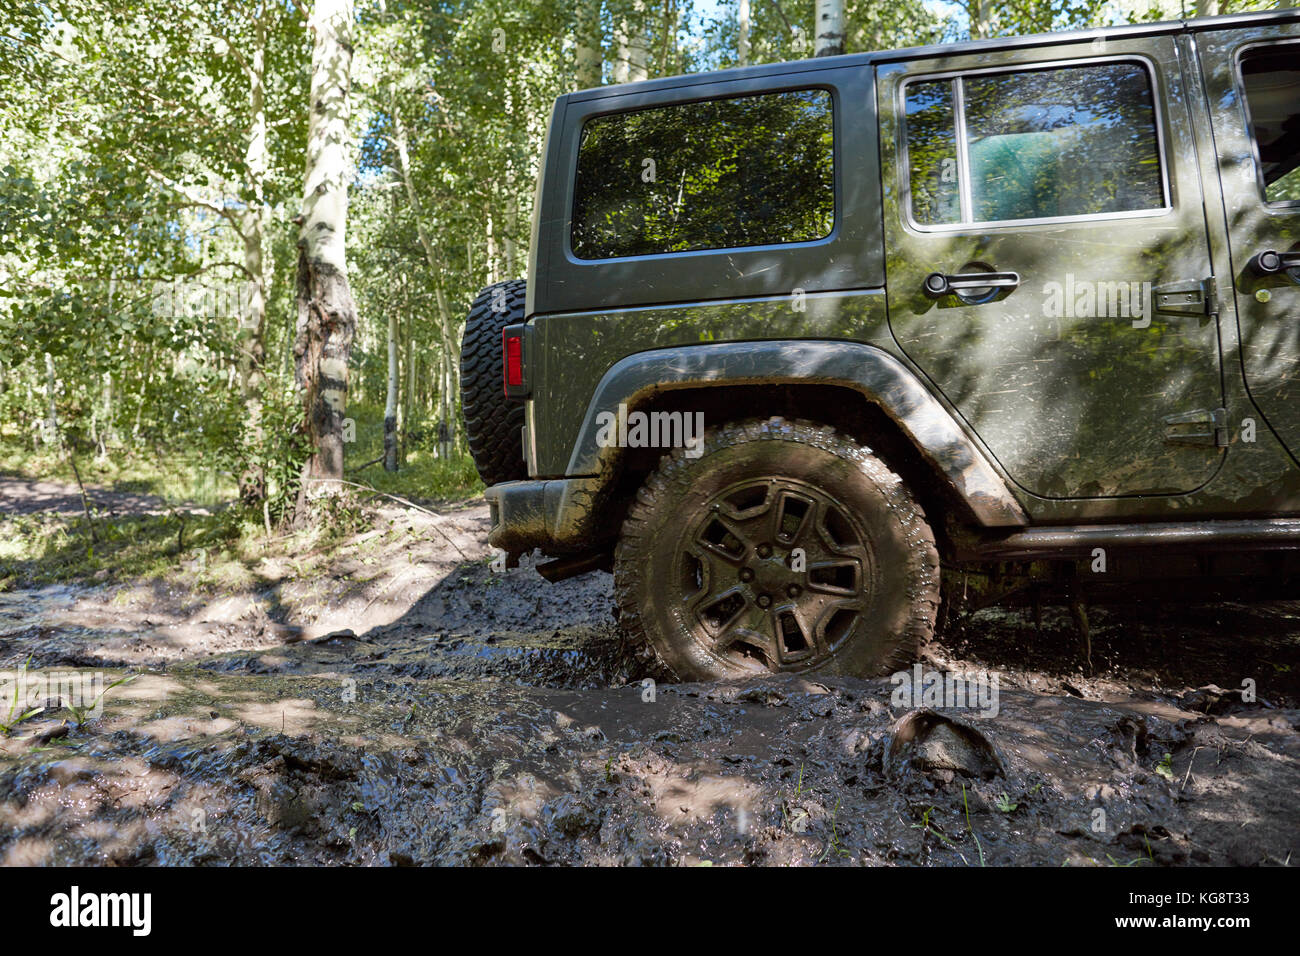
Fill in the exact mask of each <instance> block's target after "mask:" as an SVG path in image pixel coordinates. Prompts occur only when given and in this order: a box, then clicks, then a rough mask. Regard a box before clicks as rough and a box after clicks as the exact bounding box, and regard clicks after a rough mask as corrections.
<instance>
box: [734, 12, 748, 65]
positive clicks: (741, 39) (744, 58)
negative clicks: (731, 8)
mask: <svg viewBox="0 0 1300 956" xmlns="http://www.w3.org/2000/svg"><path fill="white" fill-rule="evenodd" d="M736 6H737V9H736V19H737V21H738V22H739V27H740V34H739V36H738V38H737V40H736V62H737V63H739V64H740V65H741V66H748V65H749V0H739V2H738V3H737V5H736Z"/></svg>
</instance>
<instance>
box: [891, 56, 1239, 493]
mask: <svg viewBox="0 0 1300 956" xmlns="http://www.w3.org/2000/svg"><path fill="white" fill-rule="evenodd" d="M1184 95H1185V94H1184V84H1183V77H1182V74H1181V64H1180V61H1179V58H1178V55H1177V50H1176V43H1175V39H1174V36H1173V35H1172V34H1171V35H1167V36H1146V37H1120V38H1116V39H1113V40H1107V41H1105V42H1104V43H1101V42H1096V43H1087V42H1084V43H1075V44H1063V45H1055V46H1050V47H1042V48H1033V49H1028V48H1022V49H1014V50H1007V51H1002V52H998V53H993V54H989V53H982V54H979V55H970V56H957V57H947V58H943V59H933V60H925V61H913V62H907V63H901V64H889V65H882V66H880V67H878V68H877V97H878V98H877V105H878V108H879V110H880V115H881V119H882V126H881V149H882V160H883V162H882V172H883V183H884V196H885V203H884V213H885V238H886V255H887V260H886V273H887V290H888V302H889V322H890V327H891V329H892V330H893V334H894V336H895V338H896V339H897V341H898V343H899V345H900V346H901V348H902V349H903V351H904V352H905V353H906V354H907V355H908V357H909V358H911V359H912V361H913V362H914V363H915V364H916V365H917V366H919V367H920V369H921V370H922V371H923V372H924V373H925V374H926V375H927V376H929V378H930V379H931V380H932V382H933V383H934V384H935V385H936V386H937V387H938V388H939V389H940V390H941V391H942V392H943V393H944V395H946V396H947V398H948V399H949V400H950V401H951V402H952V404H953V405H954V406H955V407H956V408H957V410H958V411H959V412H960V414H961V415H962V416H963V417H964V418H965V419H966V421H967V422H968V423H969V424H970V426H971V427H972V428H973V429H974V431H975V432H976V433H977V434H978V435H979V436H980V438H981V439H982V440H983V441H984V443H985V445H986V446H987V447H988V448H989V450H990V451H991V452H992V454H993V455H994V456H995V457H996V458H997V459H998V461H999V462H1000V463H1001V464H1002V466H1003V467H1004V468H1005V470H1006V471H1007V473H1008V474H1009V475H1010V476H1011V478H1012V479H1013V480H1014V481H1015V482H1016V483H1017V484H1019V485H1020V486H1021V487H1022V488H1023V489H1025V490H1026V491H1028V492H1030V493H1032V494H1034V495H1037V496H1040V497H1043V498H1101V497H1110V496H1126V495H1151V494H1179V493H1185V492H1189V491H1192V490H1194V489H1196V488H1198V487H1199V486H1201V485H1203V484H1204V483H1205V482H1206V481H1208V480H1209V479H1210V478H1211V477H1212V476H1213V474H1214V472H1215V471H1216V469H1217V468H1218V466H1219V465H1220V464H1221V461H1222V456H1223V454H1224V451H1223V448H1222V447H1220V445H1221V444H1222V443H1223V442H1224V440H1225V432H1224V430H1223V429H1221V428H1219V427H1217V426H1218V424H1219V422H1220V421H1221V418H1222V415H1223V412H1222V410H1221V405H1222V387H1221V380H1220V356H1219V344H1218V335H1217V327H1216V316H1215V313H1214V309H1215V306H1214V303H1215V298H1214V296H1213V294H1212V293H1213V278H1214V277H1213V276H1212V274H1211V266H1210V259H1209V253H1208V245H1207V239H1206V230H1205V218H1204V209H1203V205H1202V195H1201V188H1200V179H1199V173H1198V169H1197V165H1196V155H1195V146H1194V141H1193V137H1192V134H1191V120H1190V116H1189V111H1188V109H1187V106H1186V104H1185V102H1184Z"/></svg>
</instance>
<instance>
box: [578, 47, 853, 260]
mask: <svg viewBox="0 0 1300 956" xmlns="http://www.w3.org/2000/svg"><path fill="white" fill-rule="evenodd" d="M808 72H815V71H808ZM814 92H820V93H825V94H826V96H827V98H828V99H829V100H830V113H831V228H830V231H829V232H827V233H826V235H824V236H821V237H819V238H817V239H798V240H793V241H789V242H767V243H758V244H755V245H751V246H710V247H708V248H705V249H673V250H667V251H663V252H640V253H636V254H635V255H624V256H606V257H601V258H595V259H586V258H583V257H582V256H579V255H578V253H577V252H575V251H574V248H573V230H574V226H575V223H576V217H575V216H574V211H575V208H576V206H577V202H578V166H579V163H580V162H581V158H582V136H583V133H584V131H585V130H586V128H587V124H588V123H590V122H591V121H592V120H599V119H605V118H606V117H609V116H621V115H626V114H629V113H644V112H647V111H649V110H655V109H671V108H673V107H676V106H691V105H693V104H695V103H709V102H713V101H719V100H738V99H745V98H747V97H758V96H780V95H781V94H783V93H814ZM841 113H842V109H841V108H840V105H839V91H838V90H837V89H836V88H835V87H834V86H831V85H829V84H826V83H816V82H813V83H808V84H806V85H799V86H790V87H786V88H782V89H760V90H756V91H753V92H743V93H723V94H721V95H717V94H715V95H713V96H697V97H689V98H686V99H681V100H676V99H674V100H670V101H667V102H663V103H653V104H650V105H646V106H634V107H625V108H624V109H611V110H605V111H602V112H598V113H592V114H591V115H589V116H586V117H584V118H583V121H582V124H581V125H580V126H578V127H577V129H576V136H575V144H574V161H573V163H572V165H571V167H570V169H571V171H570V174H569V184H568V192H569V196H570V201H569V207H568V209H566V210H565V218H566V220H567V225H568V228H566V229H565V230H564V246H563V251H564V254H565V256H566V257H567V258H568V259H569V261H570V262H573V263H578V264H582V265H597V264H602V263H607V262H640V261H644V260H649V259H662V258H664V257H665V256H704V255H718V254H719V253H727V252H754V251H758V250H764V249H788V248H790V247H800V248H804V247H809V246H815V245H817V244H819V243H830V242H833V241H834V240H835V238H836V237H837V236H838V234H839V232H840V227H841V220H842V217H843V213H842V210H841V204H842V197H841V186H840V178H841V177H840V172H841V157H840V149H841V127H840V123H841Z"/></svg>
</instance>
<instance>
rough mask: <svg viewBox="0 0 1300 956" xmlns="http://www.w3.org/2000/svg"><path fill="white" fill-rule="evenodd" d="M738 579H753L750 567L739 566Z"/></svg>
mask: <svg viewBox="0 0 1300 956" xmlns="http://www.w3.org/2000/svg"><path fill="white" fill-rule="evenodd" d="M740 580H742V581H752V580H754V572H753V571H752V570H751V569H749V568H741V569H740Z"/></svg>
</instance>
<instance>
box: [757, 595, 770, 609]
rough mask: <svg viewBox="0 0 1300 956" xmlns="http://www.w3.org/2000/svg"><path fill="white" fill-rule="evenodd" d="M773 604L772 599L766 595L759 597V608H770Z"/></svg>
mask: <svg viewBox="0 0 1300 956" xmlns="http://www.w3.org/2000/svg"><path fill="white" fill-rule="evenodd" d="M771 603H772V599H771V598H770V597H768V596H767V595H766V594H760V595H759V596H758V606H759V607H767V606H769V605H770V604H771Z"/></svg>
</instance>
